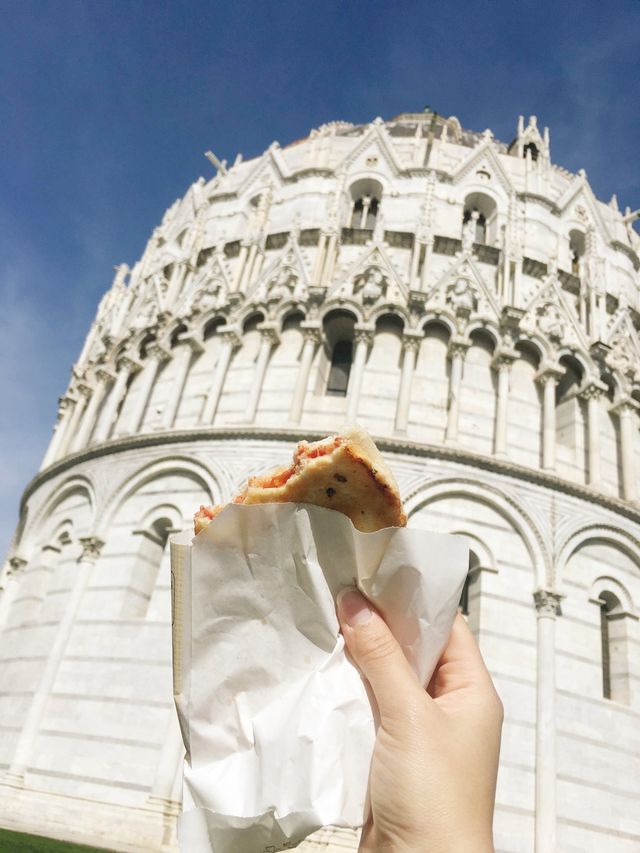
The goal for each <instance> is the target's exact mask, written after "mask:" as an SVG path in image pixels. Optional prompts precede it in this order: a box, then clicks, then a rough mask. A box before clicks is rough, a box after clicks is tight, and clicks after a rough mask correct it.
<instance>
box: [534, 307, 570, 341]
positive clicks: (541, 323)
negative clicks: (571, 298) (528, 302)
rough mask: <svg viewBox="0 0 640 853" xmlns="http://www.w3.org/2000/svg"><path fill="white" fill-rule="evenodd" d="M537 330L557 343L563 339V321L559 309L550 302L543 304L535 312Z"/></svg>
mask: <svg viewBox="0 0 640 853" xmlns="http://www.w3.org/2000/svg"><path fill="white" fill-rule="evenodd" d="M537 315H538V316H537V322H538V328H539V329H540V331H541V332H542V334H543V335H546V336H547V337H548V338H549V339H550V340H552V341H556V342H559V341H561V340H562V339H563V337H564V320H563V318H562V314H561V313H560V309H559V308H557V307H556V306H555V305H554V304H553V303H552V302H545V303H544V305H541V306H540V308H538V311H537Z"/></svg>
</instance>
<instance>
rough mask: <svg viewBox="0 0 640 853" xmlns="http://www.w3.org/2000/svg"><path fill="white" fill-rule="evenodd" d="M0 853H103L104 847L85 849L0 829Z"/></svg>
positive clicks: (84, 847)
mask: <svg viewBox="0 0 640 853" xmlns="http://www.w3.org/2000/svg"><path fill="white" fill-rule="evenodd" d="M0 853H105V850H104V847H101V848H98V847H86V846H85V845H84V844H71V843H70V842H69V841H58V840H57V839H55V838H42V837H40V836H39V835H25V834H24V833H23V832H10V831H9V830H8V829H0Z"/></svg>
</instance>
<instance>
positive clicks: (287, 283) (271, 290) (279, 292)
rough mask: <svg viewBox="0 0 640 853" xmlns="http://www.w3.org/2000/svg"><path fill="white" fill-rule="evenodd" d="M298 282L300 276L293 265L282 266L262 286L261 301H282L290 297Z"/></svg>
mask: <svg viewBox="0 0 640 853" xmlns="http://www.w3.org/2000/svg"><path fill="white" fill-rule="evenodd" d="M297 282H298V276H297V275H296V274H295V272H294V271H293V270H292V269H291V267H282V268H281V269H280V270H279V271H278V273H277V274H276V275H274V276H273V277H272V278H271V279H269V280H268V281H267V283H266V286H263V287H262V288H261V292H260V301H264V300H267V301H269V302H281V301H283V300H284V299H290V298H291V296H292V295H293V292H294V289H295V287H296V284H297Z"/></svg>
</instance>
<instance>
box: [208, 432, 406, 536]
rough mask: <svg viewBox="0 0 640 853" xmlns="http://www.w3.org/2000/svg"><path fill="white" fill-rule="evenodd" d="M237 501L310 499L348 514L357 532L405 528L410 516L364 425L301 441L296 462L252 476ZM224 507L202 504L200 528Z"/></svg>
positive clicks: (266, 501) (316, 504) (275, 501)
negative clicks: (340, 432) (406, 512)
mask: <svg viewBox="0 0 640 853" xmlns="http://www.w3.org/2000/svg"><path fill="white" fill-rule="evenodd" d="M233 502H234V503H245V504H257V503H310V504H314V505H315V506H323V507H327V508H328V509H335V510H337V511H338V512H341V513H343V514H344V515H346V516H348V517H349V518H350V519H351V521H352V522H353V526H354V527H355V528H356V529H357V530H361V531H363V532H371V531H374V530H381V529H382V528H383V527H404V526H405V525H406V523H407V516H406V514H405V512H404V510H403V509H402V502H401V500H400V494H399V492H398V486H397V483H396V481H395V478H394V476H393V474H392V472H391V470H390V468H389V466H388V465H387V463H386V462H385V461H384V459H383V458H382V455H381V454H380V451H379V450H378V448H377V447H376V446H375V444H374V443H373V440H372V439H371V437H370V436H369V434H368V433H367V432H365V431H364V430H363V429H361V428H359V427H353V428H351V429H348V430H346V431H345V432H343V433H342V434H341V435H336V436H329V437H328V438H326V439H323V440H322V441H318V442H313V443H309V442H306V441H301V442H300V443H299V444H298V447H297V448H296V451H295V453H294V459H293V464H292V465H291V466H289V467H288V468H287V467H284V468H283V467H281V468H277V469H275V470H274V471H272V472H270V473H269V474H266V475H263V476H259V477H252V478H251V479H250V480H249V483H248V485H247V488H246V490H245V491H244V492H243V493H242V494H241V495H238V496H237V497H236V498H235V499H234V501H233ZM223 508H224V506H223V505H218V506H215V507H201V508H200V511H199V512H198V513H196V516H195V531H196V533H198V532H199V531H200V530H202V529H204V527H206V526H207V524H208V523H209V522H210V521H211V519H212V518H215V516H216V515H218V513H220V512H221V511H222V509H223Z"/></svg>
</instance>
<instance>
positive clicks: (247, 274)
mask: <svg viewBox="0 0 640 853" xmlns="http://www.w3.org/2000/svg"><path fill="white" fill-rule="evenodd" d="M257 251H258V245H257V243H255V242H254V243H251V245H250V246H249V254H248V257H247V260H246V263H245V265H244V269H243V270H242V273H241V275H240V281H239V283H238V290H239V291H241V292H244V291H245V289H246V286H247V283H248V282H250V281H251V272H252V269H253V263H254V260H255V257H256V252H257Z"/></svg>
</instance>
